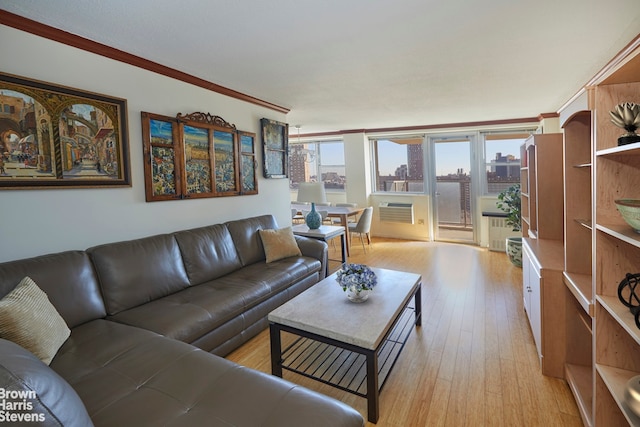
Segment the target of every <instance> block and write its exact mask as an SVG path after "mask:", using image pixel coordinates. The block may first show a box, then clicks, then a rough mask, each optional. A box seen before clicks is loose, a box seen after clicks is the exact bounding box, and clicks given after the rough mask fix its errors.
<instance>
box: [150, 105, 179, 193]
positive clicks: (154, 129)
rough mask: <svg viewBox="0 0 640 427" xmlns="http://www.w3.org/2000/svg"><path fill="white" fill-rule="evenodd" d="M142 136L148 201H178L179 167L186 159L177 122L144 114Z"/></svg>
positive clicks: (168, 118) (169, 118)
mask: <svg viewBox="0 0 640 427" xmlns="http://www.w3.org/2000/svg"><path fill="white" fill-rule="evenodd" d="M142 134H143V141H144V142H145V143H144V171H145V178H146V177H148V179H145V194H146V198H147V201H148V202H149V201H153V200H170V199H175V198H176V197H178V196H179V194H180V187H181V176H180V173H179V171H178V170H177V169H176V164H177V163H178V161H179V159H180V158H181V157H182V155H181V154H182V153H181V144H179V142H180V140H179V137H178V133H177V126H176V120H175V119H173V118H171V117H164V116H159V115H156V114H151V113H144V112H143V113H142Z"/></svg>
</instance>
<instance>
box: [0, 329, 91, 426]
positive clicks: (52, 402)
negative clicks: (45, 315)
mask: <svg viewBox="0 0 640 427" xmlns="http://www.w3.org/2000/svg"><path fill="white" fill-rule="evenodd" d="M0 389H3V390H4V392H5V393H7V392H11V393H20V395H17V394H12V395H11V396H16V397H15V398H14V397H11V396H10V397H6V396H5V397H4V398H3V399H0V401H2V402H3V403H4V404H5V405H6V404H7V403H14V402H15V403H19V402H23V399H25V401H26V403H28V404H29V405H28V407H29V408H28V409H27V410H26V411H7V412H11V413H12V415H11V416H14V417H17V416H20V415H22V416H23V417H25V416H31V417H33V418H32V419H31V420H28V419H26V418H23V421H24V422H23V423H20V422H19V421H18V419H16V420H13V421H15V422H10V424H11V425H37V426H45V427H48V426H55V427H61V426H66V427H75V426H78V427H80V426H82V427H89V426H92V425H93V423H92V422H91V419H90V418H89V414H87V410H86V409H85V407H84V404H83V403H82V401H81V400H80V397H78V394H77V393H76V392H75V390H74V389H73V388H71V386H70V385H69V384H68V383H67V382H66V381H65V380H64V379H63V378H62V377H61V376H60V375H58V374H57V373H55V372H54V371H53V370H52V369H51V368H49V367H48V366H47V365H45V364H44V363H42V361H40V360H39V359H38V358H37V357H36V356H35V355H33V354H32V353H30V352H28V351H27V350H25V349H24V348H22V347H20V346H19V345H17V344H15V343H13V342H11V341H7V340H3V339H0ZM18 396H19V397H18ZM4 415H5V416H6V413H5V414H4ZM5 421H6V420H5ZM9 421H11V420H9ZM0 424H3V423H2V421H0Z"/></svg>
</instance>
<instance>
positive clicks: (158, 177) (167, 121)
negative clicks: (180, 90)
mask: <svg viewBox="0 0 640 427" xmlns="http://www.w3.org/2000/svg"><path fill="white" fill-rule="evenodd" d="M141 116H142V132H143V150H144V158H145V163H144V168H145V195H146V200H147V201H148V202H151V201H159V200H182V199H190V198H202V197H221V196H239V195H245V194H257V192H258V186H257V181H256V179H255V176H256V170H255V168H256V166H255V153H254V151H255V150H254V148H253V145H254V144H253V140H254V139H255V135H254V134H251V133H249V132H242V131H238V130H236V128H235V126H234V125H232V124H229V123H227V122H226V121H224V120H223V119H222V118H221V117H219V116H213V115H211V114H209V113H192V114H188V115H183V114H178V115H177V116H176V117H167V116H162V115H158V114H153V113H147V112H142V115H141ZM249 158H250V160H251V161H248V160H247V159H249Z"/></svg>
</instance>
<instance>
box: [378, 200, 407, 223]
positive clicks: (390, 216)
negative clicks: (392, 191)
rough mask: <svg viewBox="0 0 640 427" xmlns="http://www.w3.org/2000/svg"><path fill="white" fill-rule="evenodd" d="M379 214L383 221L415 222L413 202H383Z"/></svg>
mask: <svg viewBox="0 0 640 427" xmlns="http://www.w3.org/2000/svg"><path fill="white" fill-rule="evenodd" d="M378 214H379V215H380V221H382V222H400V223H403V224H413V204H411V203H386V202H382V203H380V204H379V205H378Z"/></svg>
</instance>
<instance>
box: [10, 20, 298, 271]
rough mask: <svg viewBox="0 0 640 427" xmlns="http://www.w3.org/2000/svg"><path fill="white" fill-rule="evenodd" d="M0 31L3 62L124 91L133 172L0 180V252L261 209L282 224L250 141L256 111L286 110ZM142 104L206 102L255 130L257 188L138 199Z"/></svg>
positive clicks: (33, 75) (62, 245)
mask: <svg viewBox="0 0 640 427" xmlns="http://www.w3.org/2000/svg"><path fill="white" fill-rule="evenodd" d="M0 40H3V42H2V43H0V57H1V58H3V59H2V62H1V64H2V65H0V71H2V72H5V73H9V74H16V75H19V76H22V77H26V78H30V79H35V80H42V81H46V82H50V83H54V84H58V85H63V86H69V87H73V88H77V89H81V90H85V91H89V92H96V93H101V94H105V95H108V96H112V97H117V98H124V99H126V100H127V106H128V125H129V155H130V162H131V163H130V168H131V182H132V186H131V187H125V188H96V189H47V190H0V262H2V261H7V260H12V259H18V258H24V257H29V256H35V255H40V254H44V253H50V252H57V251H62V250H67V249H86V248H87V247H89V246H92V245H96V244H101V243H107V242H113V241H119V240H125V239H133V238H137V237H142V236H147V235H152V234H157V233H162V232H169V231H174V230H180V229H184V228H190V227H197V226H202V225H208V224H215V223H219V222H223V221H226V220H231V219H238V218H244V217H248V216H253V215H260V214H264V213H272V214H274V215H275V216H276V219H277V221H278V223H279V224H280V225H288V224H290V221H291V220H290V211H289V191H288V180H286V179H269V180H267V179H264V178H262V166H261V164H262V153H261V147H260V145H259V144H260V142H261V138H260V122H259V121H260V119H261V118H262V117H266V118H270V119H274V120H279V121H286V116H285V114H283V113H279V112H275V111H273V110H270V109H267V108H263V107H260V106H256V105H253V104H250V103H246V102H242V101H239V100H236V99H233V98H230V97H227V96H223V95H220V94H217V93H214V92H211V91H207V90H204V89H201V88H198V87H196V86H193V85H189V84H186V83H183V82H180V81H177V80H173V79H170V78H167V77H164V76H161V75H158V74H155V73H152V72H149V71H145V70H142V69H139V68H136V67H133V66H130V65H127V64H124V63H120V62H117V61H114V60H111V59H108V58H104V57H101V56H99V55H95V54H92V53H88V52H85V51H82V50H79V49H75V48H73V47H69V46H66V45H63V44H60V43H57V42H53V41H50V40H47V39H44V38H40V37H37V36H34V35H32V34H28V33H25V32H22V31H18V30H15V29H12V28H9V27H6V26H2V25H0ZM232 89H239V90H241V89H242V88H232ZM249 95H250V94H249ZM141 111H148V112H152V113H158V114H163V115H167V116H175V115H176V114H177V113H179V112H180V113H192V112H196V111H202V112H209V113H211V114H214V115H218V116H221V117H222V118H224V119H225V120H226V121H227V122H229V123H233V124H235V125H236V127H237V128H238V129H241V130H245V131H250V132H255V133H256V135H257V138H256V143H257V144H258V145H257V147H256V148H257V153H258V163H259V165H260V166H259V170H258V176H259V182H258V189H259V194H257V195H252V196H240V197H221V198H210V199H198V200H183V201H166V202H152V203H147V202H145V194H144V174H143V159H142V130H141V121H140V112H141Z"/></svg>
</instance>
